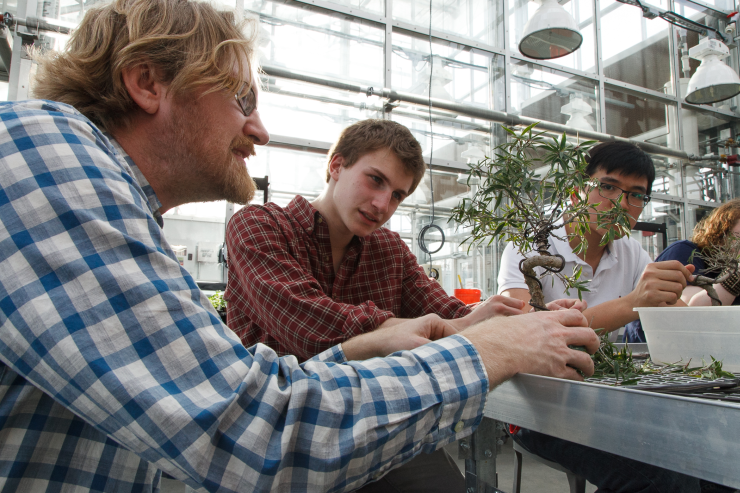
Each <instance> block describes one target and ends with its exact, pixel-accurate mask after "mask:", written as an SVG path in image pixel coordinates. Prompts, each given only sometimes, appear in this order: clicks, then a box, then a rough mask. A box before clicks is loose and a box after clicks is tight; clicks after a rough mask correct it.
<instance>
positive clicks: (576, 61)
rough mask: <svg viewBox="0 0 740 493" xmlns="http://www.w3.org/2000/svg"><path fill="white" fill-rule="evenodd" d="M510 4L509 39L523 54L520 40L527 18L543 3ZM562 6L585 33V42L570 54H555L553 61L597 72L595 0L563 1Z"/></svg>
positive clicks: (515, 1)
mask: <svg viewBox="0 0 740 493" xmlns="http://www.w3.org/2000/svg"><path fill="white" fill-rule="evenodd" d="M509 6H510V10H509V36H510V39H509V41H510V43H511V46H512V49H513V51H515V52H516V53H517V56H523V55H521V54H520V53H519V48H518V46H519V42H520V41H521V39H522V35H523V34H524V28H525V26H526V24H527V22H528V21H529V19H531V18H532V16H533V15H534V13H535V12H536V11H537V9H538V8H539V4H538V3H536V2H533V1H529V0H512V1H510V3H509ZM561 6H562V7H563V8H564V9H565V10H566V11H567V12H568V13H569V14H570V15H572V16H573V19H574V20H575V21H576V24H577V25H578V29H579V31H580V33H581V36H583V43H582V44H581V46H580V48H578V49H577V50H576V51H575V52H573V53H571V54H570V55H566V56H564V57H561V58H554V59H552V60H549V61H550V62H552V63H556V64H558V65H562V66H564V67H568V68H573V69H576V70H582V71H584V72H595V71H596V45H595V44H594V39H595V37H594V32H595V29H594V16H593V12H594V3H593V0H570V1H569V2H566V3H562V4H561Z"/></svg>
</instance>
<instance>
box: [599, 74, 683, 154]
mask: <svg viewBox="0 0 740 493" xmlns="http://www.w3.org/2000/svg"><path fill="white" fill-rule="evenodd" d="M605 91H606V95H605V98H606V99H605V103H606V133H608V134H612V135H617V136H619V137H629V138H631V139H634V140H641V141H644V142H650V143H652V144H658V145H662V146H665V145H668V143H669V137H670V135H669V132H670V131H671V129H670V128H669V126H668V121H669V119H670V120H671V121H672V118H673V115H674V114H675V106H673V105H669V104H666V103H664V102H662V101H658V100H654V99H651V98H649V97H647V96H635V95H633V94H631V93H626V92H622V91H619V90H617V89H615V88H612V87H610V86H607V87H606V89H605Z"/></svg>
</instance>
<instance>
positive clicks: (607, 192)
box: [597, 183, 650, 208]
mask: <svg viewBox="0 0 740 493" xmlns="http://www.w3.org/2000/svg"><path fill="white" fill-rule="evenodd" d="M597 188H598V189H599V195H601V196H602V197H604V198H605V199H609V200H615V199H618V198H619V197H621V196H622V195H626V196H627V203H628V204H629V205H631V206H632V207H639V208H643V207H645V206H646V205H647V204H648V202H650V195H648V194H645V193H640V192H628V191H627V190H624V189H623V188H619V187H617V186H614V185H610V184H609V183H599V185H598V187H597Z"/></svg>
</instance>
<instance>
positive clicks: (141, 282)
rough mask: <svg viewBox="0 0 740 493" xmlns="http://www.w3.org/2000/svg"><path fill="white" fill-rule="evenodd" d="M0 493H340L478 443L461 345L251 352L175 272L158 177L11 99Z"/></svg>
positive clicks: (1, 292) (2, 268)
mask: <svg viewBox="0 0 740 493" xmlns="http://www.w3.org/2000/svg"><path fill="white" fill-rule="evenodd" d="M0 122H2V128H0V185H2V189H0V221H1V224H0V361H1V362H0V489H2V490H3V491H33V492H38V491H59V490H62V491H64V490H67V489H74V490H75V491H116V492H121V491H156V490H157V489H158V486H159V479H160V475H161V471H166V472H167V473H169V474H171V475H172V476H174V477H176V478H178V479H181V480H182V481H185V482H186V483H187V484H189V485H191V486H193V487H203V488H205V489H206V490H208V491H267V490H275V491H344V490H352V489H355V488H357V487H359V486H361V485H362V484H363V483H365V482H366V481H368V480H372V479H375V478H378V477H380V476H381V475H383V474H384V473H385V472H387V471H388V470H389V469H391V468H392V467H395V466H397V465H399V464H401V463H403V462H405V461H407V460H409V459H410V458H411V457H413V456H414V455H415V454H417V453H419V452H420V451H424V452H431V451H433V450H435V449H437V448H439V447H441V446H443V445H445V444H446V443H449V442H451V441H454V440H458V439H460V438H462V437H464V436H466V435H468V434H469V433H470V432H471V431H472V429H473V428H474V427H475V426H476V425H477V424H478V422H479V421H480V419H481V415H482V412H483V407H484V404H485V396H486V393H487V391H488V381H487V378H486V375H485V370H484V368H483V367H482V364H481V362H480V360H479V356H478V354H477V352H476V350H475V349H474V348H473V346H472V345H471V344H470V343H469V342H468V341H467V340H466V339H465V338H464V337H462V336H453V337H449V338H446V339H444V340H442V341H439V342H436V343H432V344H428V345H426V346H424V347H422V348H419V349H416V350H414V351H406V352H402V353H397V354H396V355H394V356H393V357H389V358H383V359H380V358H376V359H372V360H367V361H361V362H357V361H355V362H346V361H345V359H344V354H343V353H342V350H341V346H337V347H334V348H332V349H330V350H328V351H326V352H325V353H322V354H321V355H319V356H317V357H316V358H314V359H312V360H309V361H307V362H305V363H303V364H301V365H299V364H298V362H297V360H296V359H295V358H294V357H293V356H288V357H284V358H278V357H277V356H276V355H275V353H274V352H273V351H272V350H271V349H269V348H267V347H266V346H263V345H256V346H254V347H251V348H249V349H245V348H244V347H243V346H242V345H241V344H240V342H239V339H238V338H237V337H236V336H235V335H234V334H233V333H232V332H231V331H230V330H229V329H228V328H227V327H226V326H224V325H223V324H222V323H221V321H220V319H219V317H218V315H217V314H216V312H215V311H214V310H213V307H212V306H211V305H210V303H209V302H208V299H207V298H206V297H205V296H204V295H203V293H202V292H201V291H200V290H199V289H198V288H197V286H196V284H195V281H194V280H193V278H192V277H191V276H190V275H189V274H188V273H187V271H185V270H184V269H183V268H182V267H181V266H180V264H179V263H178V262H177V260H176V258H175V255H174V254H173V252H172V249H171V248H170V246H169V244H168V243H167V240H166V239H165V237H164V234H163V232H162V229H161V228H160V226H159V224H158V220H159V221H160V222H161V217H158V213H156V212H155V211H156V209H157V208H158V207H159V202H158V201H157V200H156V196H155V195H154V192H153V190H152V189H151V187H150V186H149V185H148V183H147V182H146V180H145V179H144V177H143V175H142V174H141V173H140V172H139V171H138V169H137V168H136V166H135V165H134V163H133V162H132V161H131V159H130V158H129V157H128V156H127V155H126V154H125V152H123V150H122V149H121V148H120V146H118V144H117V143H115V142H114V141H113V140H112V139H110V138H108V137H107V136H106V135H105V134H103V133H102V132H101V131H100V130H98V129H97V128H96V127H95V126H94V125H93V124H92V123H91V122H90V121H89V120H87V119H86V118H85V117H83V116H82V115H80V114H79V113H78V112H77V111H75V110H74V109H73V108H71V107H70V106H66V105H63V104H58V103H51V102H46V101H25V102H18V103H2V104H0Z"/></svg>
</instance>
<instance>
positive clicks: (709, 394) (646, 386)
mask: <svg viewBox="0 0 740 493" xmlns="http://www.w3.org/2000/svg"><path fill="white" fill-rule="evenodd" d="M646 364H647V365H648V367H649V368H650V369H655V370H659V369H661V368H664V367H663V366H662V365H657V364H655V363H646ZM734 375H735V377H736V378H725V377H723V378H717V379H712V380H710V379H706V378H699V377H694V376H690V375H684V374H680V373H668V374H648V375H639V376H638V377H636V378H637V379H638V381H637V382H636V383H635V384H632V385H621V384H618V382H617V379H616V378H614V377H600V378H587V379H586V381H587V382H590V383H596V384H601V385H609V386H612V387H614V386H619V387H623V388H626V389H634V390H646V391H649V392H660V393H666V394H671V395H681V396H686V397H699V398H704V399H716V400H723V401H729V402H740V374H734Z"/></svg>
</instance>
